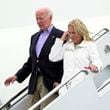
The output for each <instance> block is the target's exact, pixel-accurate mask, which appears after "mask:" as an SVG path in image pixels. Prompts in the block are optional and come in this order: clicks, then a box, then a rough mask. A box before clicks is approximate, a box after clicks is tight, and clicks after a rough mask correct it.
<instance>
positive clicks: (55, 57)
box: [49, 38, 64, 62]
mask: <svg viewBox="0 0 110 110" xmlns="http://www.w3.org/2000/svg"><path fill="white" fill-rule="evenodd" d="M63 54H64V47H63V41H62V40H61V39H60V38H56V41H55V43H54V45H53V46H52V48H51V51H50V54H49V60H50V61H53V62H57V61H60V60H62V59H63Z"/></svg>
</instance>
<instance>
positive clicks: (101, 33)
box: [92, 28, 110, 41]
mask: <svg viewBox="0 0 110 110" xmlns="http://www.w3.org/2000/svg"><path fill="white" fill-rule="evenodd" d="M109 31H110V30H109V29H107V28H103V29H102V30H100V31H99V32H98V33H97V34H95V35H94V36H93V37H92V39H94V41H96V40H98V39H99V38H101V36H103V35H105V34H106V33H107V32H109Z"/></svg>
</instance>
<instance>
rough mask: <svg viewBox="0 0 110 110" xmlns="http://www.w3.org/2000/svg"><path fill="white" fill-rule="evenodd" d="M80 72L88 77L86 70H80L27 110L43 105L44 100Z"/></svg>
mask: <svg viewBox="0 0 110 110" xmlns="http://www.w3.org/2000/svg"><path fill="white" fill-rule="evenodd" d="M81 72H83V73H85V74H86V75H88V73H89V72H88V71H87V70H81V71H80V72H78V73H76V74H74V75H73V76H72V77H71V78H69V79H67V80H66V81H64V82H63V83H61V84H59V85H58V86H57V87H56V88H54V89H53V90H52V91H50V92H49V93H48V94H47V95H45V96H44V97H43V98H42V99H40V100H39V101H38V102H37V103H35V104H34V105H33V106H31V107H30V108H29V109H28V110H34V109H35V108H36V107H38V106H39V105H40V104H41V103H43V102H44V101H45V100H46V99H48V98H49V97H50V96H51V95H53V94H54V93H56V92H57V91H58V90H59V89H60V88H62V87H63V86H64V85H66V84H67V83H68V82H69V81H71V80H72V79H73V78H75V77H76V76H78V75H79V74H80V73H81Z"/></svg>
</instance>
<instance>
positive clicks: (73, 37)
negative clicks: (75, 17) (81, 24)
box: [68, 26, 82, 45]
mask: <svg viewBox="0 0 110 110" xmlns="http://www.w3.org/2000/svg"><path fill="white" fill-rule="evenodd" d="M68 33H69V36H70V39H71V40H72V42H74V44H75V45H77V44H80V43H81V41H82V37H81V36H80V35H79V34H78V32H77V31H76V30H75V29H74V27H73V26H69V27H68Z"/></svg>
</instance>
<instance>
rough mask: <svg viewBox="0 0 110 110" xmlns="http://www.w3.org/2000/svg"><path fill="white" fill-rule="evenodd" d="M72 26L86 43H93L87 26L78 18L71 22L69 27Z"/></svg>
mask: <svg viewBox="0 0 110 110" xmlns="http://www.w3.org/2000/svg"><path fill="white" fill-rule="evenodd" d="M69 26H72V27H73V28H74V29H75V30H76V31H77V32H78V34H79V35H80V36H81V37H82V38H83V40H85V41H92V38H90V36H89V31H88V29H87V27H86V25H85V24H84V23H83V22H82V21H81V20H80V19H78V18H76V19H73V20H72V21H70V22H69V24H68V27H69Z"/></svg>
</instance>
